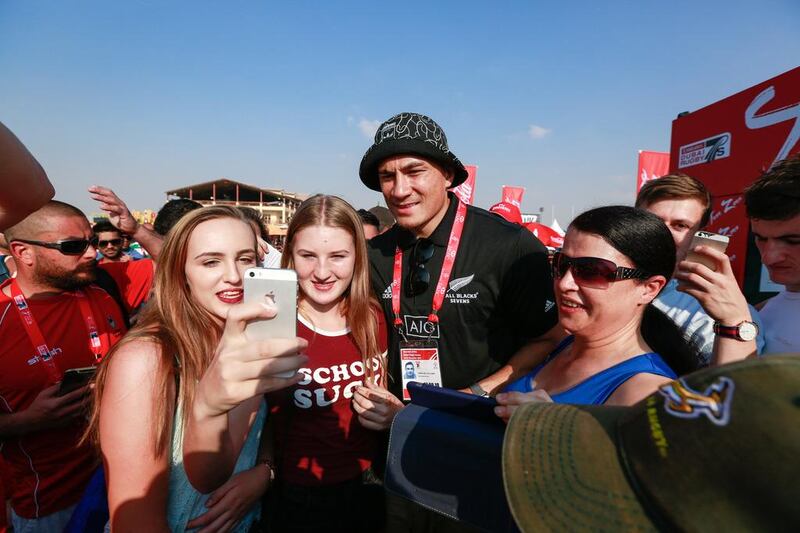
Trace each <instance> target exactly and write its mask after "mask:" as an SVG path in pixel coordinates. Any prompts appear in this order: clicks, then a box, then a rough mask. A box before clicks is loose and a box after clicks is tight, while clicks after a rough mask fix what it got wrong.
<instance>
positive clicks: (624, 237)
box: [570, 205, 698, 375]
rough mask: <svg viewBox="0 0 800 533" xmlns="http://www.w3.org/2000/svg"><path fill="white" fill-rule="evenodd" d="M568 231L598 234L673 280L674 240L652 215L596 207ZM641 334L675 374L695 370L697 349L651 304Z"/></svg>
mask: <svg viewBox="0 0 800 533" xmlns="http://www.w3.org/2000/svg"><path fill="white" fill-rule="evenodd" d="M570 228H571V229H576V230H578V231H581V232H584V233H591V234H593V235H597V236H598V237H600V238H601V239H603V240H604V241H606V242H607V243H608V244H609V245H611V246H612V247H613V248H614V249H615V250H617V251H618V252H619V253H621V254H623V255H624V256H626V257H627V258H628V259H630V260H631V262H632V263H633V265H634V266H635V267H636V268H639V269H641V270H644V271H645V272H647V273H648V274H650V275H651V276H656V275H660V276H664V277H665V278H666V279H667V280H669V279H670V278H671V277H672V272H673V270H674V269H675V255H676V251H675V241H674V240H673V239H672V234H671V233H670V231H669V229H667V226H666V225H665V224H664V222H663V221H662V220H661V219H660V218H658V217H657V216H656V215H654V214H652V213H649V212H647V211H644V210H643V209H636V208H634V207H629V206H622V205H613V206H607V207H598V208H596V209H591V210H589V211H586V212H585V213H582V214H580V215H578V216H577V217H576V218H575V220H573V221H572V223H571V224H570ZM641 331H642V336H643V337H644V340H645V341H646V342H647V344H648V345H649V346H650V347H651V348H653V350H655V351H656V353H658V354H660V355H661V356H662V357H663V358H664V361H666V362H667V364H668V365H669V366H670V367H671V368H672V370H674V371H675V373H676V374H678V375H682V374H687V373H689V372H692V371H693V370H696V369H697V361H698V350H697V348H696V347H694V346H692V345H690V344H689V343H688V342H687V341H686V339H685V338H684V336H683V334H682V333H681V331H680V329H678V326H676V325H675V323H674V322H673V321H672V320H671V319H670V318H669V317H667V316H666V315H665V314H664V313H662V312H661V311H659V310H658V309H657V308H656V307H655V306H653V304H652V303H651V304H649V305H648V306H647V307H646V308H645V311H644V315H643V316H642V326H641Z"/></svg>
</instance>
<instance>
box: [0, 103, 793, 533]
mask: <svg viewBox="0 0 800 533" xmlns="http://www.w3.org/2000/svg"><path fill="white" fill-rule="evenodd" d="M359 176H360V178H361V181H362V183H363V184H364V185H365V186H366V187H368V188H369V189H371V190H374V191H378V192H380V193H382V194H383V197H384V199H385V201H386V205H387V207H388V210H384V211H382V212H374V211H372V212H371V211H366V210H356V209H354V208H353V207H351V206H350V205H349V204H348V203H347V202H345V201H344V200H342V199H341V198H338V197H336V196H329V195H322V194H318V195H314V196H311V197H310V198H308V199H307V200H305V201H304V202H303V203H302V205H301V206H300V207H299V208H298V210H297V212H296V213H295V214H294V216H293V218H292V219H291V221H290V223H289V227H288V232H287V235H286V239H285V242H284V243H283V248H282V250H278V249H276V248H275V247H273V246H272V244H271V243H270V240H269V235H268V234H267V231H266V228H265V225H264V222H263V220H262V219H261V217H260V215H259V213H258V212H257V211H255V210H253V209H249V208H246V207H241V206H222V205H216V206H208V207H202V206H201V205H200V204H197V203H196V202H193V201H191V200H171V201H169V202H167V203H166V204H165V205H164V206H163V207H162V208H161V209H160V211H159V212H158V215H157V217H156V219H155V221H154V223H153V225H152V226H149V225H144V224H140V223H138V222H137V221H136V220H135V219H134V218H133V216H132V215H131V212H130V211H129V209H128V207H127V206H126V204H125V202H124V201H123V200H122V199H121V198H119V197H118V196H117V195H116V194H115V193H114V192H113V191H112V190H110V189H108V188H106V187H101V186H94V187H91V188H90V189H89V191H88V194H89V196H90V197H91V198H92V199H94V200H95V201H97V202H98V206H99V208H100V209H102V210H103V211H104V212H105V213H107V215H108V220H107V221H102V222H98V223H96V224H94V225H93V226H92V225H90V223H89V221H88V220H87V218H86V216H85V215H84V213H83V212H81V211H80V210H79V209H77V208H75V207H74V206H72V205H69V204H66V203H64V202H60V201H57V200H53V199H52V198H53V196H54V194H55V193H56V191H54V190H53V188H52V186H51V185H50V183H49V181H48V180H47V177H46V174H45V173H44V171H43V169H42V168H41V167H40V166H39V165H38V163H37V162H36V160H35V159H34V158H33V156H32V155H31V154H30V153H29V152H28V151H27V150H26V148H25V147H24V146H23V145H22V143H21V142H20V141H19V140H18V139H17V138H16V137H14V135H13V134H12V133H11V132H10V131H9V130H7V129H6V128H4V127H2V125H0V183H2V184H3V191H4V192H3V194H2V196H0V230H1V231H2V233H1V234H0V256H2V257H0V259H1V260H0V283H1V284H0V369H2V370H1V371H0V400H1V401H0V443H1V444H0V445H1V446H2V461H1V462H0V481H2V485H1V486H2V494H4V498H3V499H4V500H6V501H7V502H8V518H7V526H6V527H8V528H9V530H13V531H14V532H15V533H23V532H56V531H59V532H60V531H102V530H111V531H153V532H158V531H189V530H192V531H202V532H210V531H241V532H247V531H269V532H282V531H288V532H291V531H297V532H301V531H322V530H328V531H367V532H371V531H376V532H377V531H387V532H399V531H407V532H412V531H413V532H434V531H435V532H448V531H471V530H473V529H472V527H471V526H470V525H469V524H465V523H462V522H459V521H457V520H454V519H453V518H451V517H447V516H444V515H442V514H438V513H435V512H432V511H431V510H429V509H426V508H424V507H422V506H420V505H418V504H416V503H415V502H413V501H410V500H408V499H405V498H401V497H399V496H397V495H393V494H391V493H387V492H386V491H385V490H384V489H383V486H382V479H383V475H384V466H385V460H386V446H387V441H388V432H389V430H390V428H391V425H392V421H393V419H394V417H395V416H396V415H397V413H398V412H400V411H401V410H402V409H403V408H404V406H405V405H407V403H408V401H409V399H410V394H409V383H411V382H421V383H427V384H429V385H435V386H438V387H444V388H449V389H455V390H459V391H461V392H463V393H465V394H470V395H476V396H482V397H493V398H495V399H496V402H497V406H496V407H495V408H494V409H495V413H496V416H497V417H499V418H500V419H502V420H504V421H509V420H510V419H511V420H512V421H513V416H514V413H516V412H519V411H520V410H521V409H524V406H526V405H530V404H534V403H542V402H545V403H555V404H574V405H594V406H618V407H629V406H634V405H639V404H640V403H641V402H642V401H643V400H645V399H647V398H648V397H650V396H651V395H652V394H653V393H654V392H656V391H658V390H659V389H661V388H663V387H665V386H670V384H671V383H675V382H676V381H675V380H677V379H679V378H681V377H683V376H686V375H689V374H692V373H693V372H694V371H696V370H698V369H702V368H706V367H711V368H717V367H721V366H722V365H727V364H729V363H735V362H738V361H742V360H745V359H757V358H759V357H763V358H769V357H770V355H771V354H776V353H798V352H800V330H799V329H798V328H797V327H796V325H797V323H798V319H800V156H795V157H793V158H790V159H787V160H785V161H782V162H779V163H778V164H776V165H775V166H774V167H773V168H771V169H769V170H768V171H766V172H765V173H764V174H763V175H762V176H761V177H760V178H758V179H757V180H756V181H755V182H754V183H753V184H752V185H751V186H750V187H749V188H748V189H747V190H746V191H744V201H745V204H746V208H747V213H748V217H749V218H750V222H751V229H752V233H753V236H754V238H755V244H756V246H757V248H758V251H759V253H760V255H761V261H762V263H763V264H764V266H765V267H766V268H767V270H768V271H769V274H770V278H771V279H772V281H774V282H775V283H778V284H781V285H784V286H785V291H784V292H781V293H779V294H778V295H777V296H774V297H773V298H770V299H769V300H767V301H766V302H759V303H758V306H757V307H758V308H759V309H758V310H757V309H756V308H754V307H753V306H751V305H750V304H749V303H748V302H747V300H746V298H745V296H744V295H743V293H742V291H741V289H740V287H739V285H738V283H737V281H736V279H735V277H734V275H733V271H732V269H731V264H730V259H729V258H728V256H727V255H725V254H724V253H722V252H719V251H717V250H715V249H713V248H711V247H708V246H697V247H694V249H692V250H690V248H691V244H690V243H691V241H692V236H693V235H694V234H695V232H696V231H698V230H700V229H702V228H703V227H704V226H705V225H706V224H707V223H708V221H709V218H710V213H711V196H710V194H709V192H708V191H707V190H706V188H705V187H704V185H703V184H702V183H701V182H700V181H698V180H696V179H694V178H692V177H690V176H687V175H683V174H671V175H668V176H664V177H662V178H660V179H658V180H654V181H651V182H648V183H647V184H646V185H645V186H644V187H643V188H642V190H641V192H640V193H639V195H638V197H637V199H636V203H635V206H603V207H598V208H594V209H591V210H589V211H586V212H584V213H582V214H580V215H578V216H577V217H576V218H575V219H574V220H573V221H572V223H571V224H570V225H569V227H568V229H567V232H566V235H565V236H564V240H563V246H561V247H560V249H558V250H556V251H555V253H550V252H549V251H548V249H547V248H546V247H545V246H543V245H542V243H541V242H540V241H539V240H538V239H537V238H536V237H535V236H534V235H533V233H531V232H530V231H528V230H527V229H525V228H524V227H522V225H521V223H520V222H521V220H519V221H518V220H516V218H518V217H509V216H508V214H507V212H504V211H503V210H499V211H497V212H489V211H486V210H483V209H480V208H477V207H475V206H472V205H467V204H465V203H463V202H461V201H460V200H459V199H458V198H457V197H456V196H455V195H454V194H453V193H452V192H451V189H452V188H453V187H456V186H458V185H459V184H461V183H462V182H463V181H464V180H465V179H466V178H467V171H466V169H465V167H464V165H463V164H462V163H461V162H460V160H459V159H458V158H457V157H456V156H455V155H454V154H453V152H452V151H451V150H450V148H449V146H448V144H447V138H446V136H445V133H444V131H443V130H442V128H441V127H440V126H439V125H438V124H437V123H436V122H434V121H433V120H432V119H430V118H429V117H427V116H424V115H420V114H417V113H401V114H399V115H396V116H393V117H391V118H389V119H388V120H386V121H385V122H384V123H383V124H381V125H380V126H379V128H378V130H377V133H376V134H375V138H374V143H373V144H372V145H371V146H370V147H369V148H368V150H367V151H366V153H365V155H364V157H363V159H362V161H361V165H360V168H359ZM6 184H12V185H9V186H7V185H6ZM507 211H508V210H507ZM387 215H389V216H387ZM507 218H508V219H510V220H508V219H507ZM690 251H691V252H693V253H694V254H699V255H700V256H703V257H704V258H705V259H706V261H704V262H705V263H707V264H709V265H713V266H714V268H709V266H707V265H706V264H702V263H699V262H697V261H694V260H687V255H688V254H689V252H690ZM257 267H263V268H283V269H292V270H293V271H295V272H296V275H297V280H298V297H297V317H296V328H297V335H296V337H290V338H271V339H267V340H252V339H250V338H249V337H248V332H247V328H248V325H249V324H251V323H253V322H254V321H259V320H271V319H273V318H274V317H275V316H276V314H277V313H278V312H279V311H278V307H277V306H276V305H273V303H270V302H266V303H264V302H257V303H256V302H244V290H243V285H244V283H243V282H244V278H245V273H246V271H248V269H252V268H257ZM76 369H78V370H80V369H96V374H94V377H93V378H92V379H91V380H84V381H77V382H73V380H76V379H79V378H77V377H76V376H78V375H84V376H85V375H91V374H92V373H93V372H94V371H95V370H88V371H83V372H79V371H78V370H76ZM287 376H288V377H287ZM68 383H72V385H71V386H70V387H67V384H68ZM509 433H510V434H514V433H513V432H509ZM429 453H430V454H432V455H433V456H435V455H436V454H447V453H448V450H437V449H431V450H429ZM528 453H530V454H535V453H536V450H535V449H534V450H529V451H528ZM743 460H746V459H745V458H743ZM507 487H508V486H507ZM508 490H511V489H510V488H509V489H508ZM775 490H782V488H779V487H776V488H775ZM512 496H513V495H511V494H509V499H513V497H512ZM676 505H680V503H679V502H678V503H676ZM3 507H5V505H3ZM764 512H769V510H768V509H766V510H764ZM778 512H780V511H778ZM795 518H796V516H795ZM567 520H569V517H567ZM567 523H569V522H567ZM1 524H2V522H0V530H1V529H2V527H3V526H2V525H1ZM519 525H520V527H521V528H523V529H526V528H532V529H534V530H536V529H537V528H536V527H535V524H534V525H533V526H532V525H531V524H529V523H525V524H522V523H520V524H519ZM567 529H569V528H567ZM526 530H527V529H526Z"/></svg>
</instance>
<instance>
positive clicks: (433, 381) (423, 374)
mask: <svg viewBox="0 0 800 533" xmlns="http://www.w3.org/2000/svg"><path fill="white" fill-rule="evenodd" d="M400 372H401V375H402V377H403V400H404V401H410V400H411V395H410V394H409V393H408V384H409V383H410V382H412V381H416V382H417V383H427V384H429V385H435V386H437V387H441V386H442V371H441V369H440V367H439V344H438V343H437V342H436V341H435V340H433V339H429V340H410V341H400Z"/></svg>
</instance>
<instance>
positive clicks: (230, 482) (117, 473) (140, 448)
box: [91, 206, 306, 531]
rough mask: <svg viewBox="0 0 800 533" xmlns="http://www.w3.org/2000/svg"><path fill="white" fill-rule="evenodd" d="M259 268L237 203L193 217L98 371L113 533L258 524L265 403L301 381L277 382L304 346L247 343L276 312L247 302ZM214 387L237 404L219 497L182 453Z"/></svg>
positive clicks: (183, 223)
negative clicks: (201, 483) (256, 326)
mask: <svg viewBox="0 0 800 533" xmlns="http://www.w3.org/2000/svg"><path fill="white" fill-rule="evenodd" d="M255 262H256V240H255V235H254V234H253V231H252V228H251V227H250V225H249V224H248V222H247V220H246V219H245V218H244V217H243V216H242V215H241V213H239V211H237V210H236V209H235V208H232V207H223V206H214V207H206V208H203V209H198V210H196V211H193V212H191V213H189V214H187V215H186V216H184V217H183V218H182V219H181V220H180V221H179V222H178V223H177V224H176V225H175V227H174V228H173V229H172V231H171V232H170V233H169V235H168V236H167V238H166V241H165V242H164V245H163V248H162V249H161V254H160V257H159V262H158V267H157V271H156V280H155V287H154V294H153V298H152V300H151V302H150V303H149V304H148V306H147V307H146V308H145V310H144V311H143V313H142V316H141V318H140V320H139V322H138V323H137V325H136V326H135V327H134V328H133V329H132V330H131V331H130V332H129V334H128V335H127V336H126V337H125V338H124V339H123V340H122V341H121V342H120V343H119V344H118V345H117V346H116V347H115V348H114V350H112V352H111V353H110V354H109V355H108V357H106V358H105V359H104V360H103V362H102V364H101V366H100V369H99V371H98V374H97V386H96V389H95V404H94V408H93V410H92V420H91V431H92V432H93V434H94V436H95V437H97V439H98V440H99V444H100V448H101V452H102V457H103V460H104V464H105V470H106V475H107V480H108V482H107V487H108V503H109V511H110V515H111V519H110V523H109V524H110V526H111V527H112V528H113V530H114V531H184V530H187V529H192V528H202V529H201V530H203V531H248V530H249V528H250V526H251V525H252V523H253V521H254V520H255V519H256V518H257V516H258V512H259V505H258V503H259V499H260V497H261V495H262V494H263V492H264V490H266V487H267V485H268V483H269V470H268V469H266V468H265V467H264V465H263V464H259V463H258V462H257V452H258V448H259V438H260V433H261V427H262V425H263V421H264V417H265V415H266V406H265V403H264V401H263V396H262V395H263V393H265V392H269V391H273V390H277V389H279V388H283V387H286V386H289V385H292V384H294V383H296V382H297V381H298V380H299V376H298V377H294V378H290V379H285V378H280V377H275V374H277V373H280V372H285V371H287V370H295V369H297V368H299V367H300V366H301V365H302V364H303V363H304V362H305V360H306V359H305V357H303V356H298V355H295V354H296V353H297V352H298V351H299V350H302V349H303V348H304V347H305V341H302V340H301V339H272V340H271V341H270V342H268V343H254V342H248V340H247V339H246V337H245V336H244V326H245V325H246V323H247V322H248V321H251V320H255V319H259V318H269V317H272V316H274V315H275V309H274V308H269V307H267V306H263V305H261V304H243V303H241V301H242V296H243V293H242V279H243V274H244V271H245V270H246V269H247V268H251V267H253V266H254V265H255ZM220 365H235V366H236V368H237V378H239V379H241V380H243V382H244V383H245V384H250V386H245V385H243V384H242V382H239V381H236V382H231V381H230V379H225V378H224V377H223V378H220V377H219V373H217V372H216V371H215V369H217V368H218V367H219V366H220ZM207 376H211V377H212V378H216V381H215V380H214V379H211V380H209V379H206V378H207ZM201 378H202V379H201ZM207 386H212V387H216V388H217V389H218V390H219V391H220V392H221V393H224V394H225V399H226V401H227V402H229V405H230V406H231V407H233V406H236V407H237V408H236V409H233V408H228V409H226V411H225V413H224V414H223V415H222V416H224V417H225V418H226V420H227V423H229V424H230V428H231V430H232V432H234V433H235V436H232V437H231V438H230V439H226V440H225V442H224V443H222V446H223V447H224V448H225V449H226V450H229V451H230V453H231V456H232V457H233V458H234V460H233V463H232V464H231V465H230V470H229V471H228V473H227V475H226V476H225V479H223V482H224V484H221V486H220V487H219V488H217V490H216V491H214V492H213V493H212V494H207V493H208V492H211V491H203V492H206V494H203V493H201V492H200V491H198V490H197V489H195V488H194V487H193V486H192V485H191V484H190V482H189V480H188V478H187V475H186V472H185V471H184V466H183V462H184V461H183V450H182V448H183V445H184V438H183V433H184V428H185V427H186V426H187V424H188V421H189V418H190V415H191V413H193V412H194V410H195V409H196V408H197V407H198V403H199V402H201V401H202V398H203V387H207ZM213 413H214V412H213V411H212V414H213ZM232 474H233V475H232Z"/></svg>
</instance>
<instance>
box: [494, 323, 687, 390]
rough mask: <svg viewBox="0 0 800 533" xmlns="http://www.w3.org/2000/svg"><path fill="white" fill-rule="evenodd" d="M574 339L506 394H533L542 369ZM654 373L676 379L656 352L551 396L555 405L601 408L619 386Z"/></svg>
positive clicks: (509, 387) (518, 381)
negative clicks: (642, 375) (564, 404)
mask: <svg viewBox="0 0 800 533" xmlns="http://www.w3.org/2000/svg"><path fill="white" fill-rule="evenodd" d="M574 339H575V337H573V336H571V335H570V336H569V337H567V338H566V339H564V340H563V341H561V344H559V345H558V346H557V347H556V349H555V350H553V353H551V354H550V355H549V356H548V357H547V359H546V360H545V361H544V363H542V364H540V365H538V366H537V367H535V368H534V369H533V370H531V371H530V372H529V373H528V374H526V375H525V376H523V377H521V378H519V379H518V380H516V381H513V382H512V383H510V384H508V386H506V389H505V390H506V392H511V391H515V392H531V391H532V390H533V389H532V388H531V381H532V380H533V378H535V377H536V374H538V373H539V372H540V371H541V370H542V368H544V367H545V365H547V363H549V362H550V361H552V360H553V359H555V357H556V356H557V355H558V354H560V353H561V352H562V351H563V350H564V348H566V347H567V346H569V345H570V344H571V343H572V341H573V340H574ZM643 372H644V373H647V374H655V375H656V376H664V377H666V378H670V379H677V377H678V376H677V375H676V374H675V372H673V371H672V369H671V368H670V367H669V365H667V363H666V362H664V359H662V358H661V356H660V355H658V354H657V353H653V352H650V353H643V354H641V355H637V356H636V357H632V358H630V359H628V360H626V361H622V362H621V363H618V364H616V365H614V366H612V367H610V368H606V369H605V370H603V371H602V372H599V373H597V374H595V375H594V376H590V377H588V378H586V379H585V380H583V381H581V382H580V383H578V384H577V385H575V386H574V387H572V388H570V389H567V390H565V391H564V392H560V393H558V394H551V395H550V397H551V398H552V399H553V401H554V402H555V403H571V404H577V405H601V404H604V403H605V402H606V400H607V399H608V397H609V396H611V395H612V394H613V393H614V391H615V390H617V387H619V386H620V385H622V384H623V383H625V382H626V381H628V379H630V378H631V377H633V376H635V375H636V374H641V373H643Z"/></svg>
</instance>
